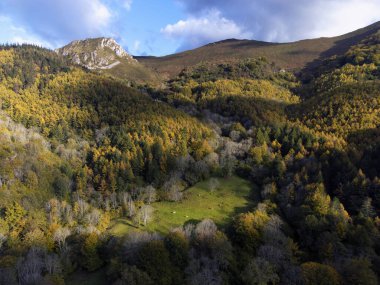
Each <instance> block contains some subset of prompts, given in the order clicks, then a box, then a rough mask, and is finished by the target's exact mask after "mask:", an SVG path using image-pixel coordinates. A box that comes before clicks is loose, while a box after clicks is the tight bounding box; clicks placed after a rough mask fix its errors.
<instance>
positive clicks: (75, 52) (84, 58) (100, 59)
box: [56, 38, 137, 69]
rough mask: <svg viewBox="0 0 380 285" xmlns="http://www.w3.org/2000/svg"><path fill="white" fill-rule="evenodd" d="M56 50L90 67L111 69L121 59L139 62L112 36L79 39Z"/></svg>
mask: <svg viewBox="0 0 380 285" xmlns="http://www.w3.org/2000/svg"><path fill="white" fill-rule="evenodd" d="M56 52H57V53H58V54H61V55H63V56H68V57H70V58H71V59H72V60H73V62H74V63H76V64H80V65H83V66H85V67H87V68H88V69H111V68H113V67H115V66H117V65H119V64H120V63H121V61H124V62H125V61H126V62H128V63H137V61H136V60H135V59H134V58H133V57H132V56H131V55H130V54H128V53H127V52H126V51H125V50H124V49H123V48H122V47H121V46H120V45H119V44H118V43H117V42H116V41H115V40H114V39H112V38H95V39H86V40H77V41H73V42H71V43H70V44H68V45H66V46H64V47H62V48H60V49H57V50H56Z"/></svg>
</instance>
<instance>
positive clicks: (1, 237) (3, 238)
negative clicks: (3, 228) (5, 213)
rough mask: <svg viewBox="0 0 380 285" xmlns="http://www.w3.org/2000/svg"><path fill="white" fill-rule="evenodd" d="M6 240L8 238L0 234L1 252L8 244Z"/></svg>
mask: <svg viewBox="0 0 380 285" xmlns="http://www.w3.org/2000/svg"><path fill="white" fill-rule="evenodd" d="M6 240H7V237H6V236H5V235H3V234H2V233H0V250H1V248H2V247H3V245H4V243H5V242H6Z"/></svg>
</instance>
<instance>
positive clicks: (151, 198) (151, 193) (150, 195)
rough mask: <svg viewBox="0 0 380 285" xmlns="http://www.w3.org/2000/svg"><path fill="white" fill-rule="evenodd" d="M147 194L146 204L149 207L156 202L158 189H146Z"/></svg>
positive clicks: (150, 186) (149, 187)
mask: <svg viewBox="0 0 380 285" xmlns="http://www.w3.org/2000/svg"><path fill="white" fill-rule="evenodd" d="M145 194H146V202H147V203H148V204H149V205H150V204H151V203H153V202H155V201H156V189H155V188H154V187H153V186H152V185H149V186H147V187H146V188H145Z"/></svg>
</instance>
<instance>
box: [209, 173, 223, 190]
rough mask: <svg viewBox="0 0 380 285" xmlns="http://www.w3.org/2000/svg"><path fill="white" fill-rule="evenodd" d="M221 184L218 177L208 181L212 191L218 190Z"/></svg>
mask: <svg viewBox="0 0 380 285" xmlns="http://www.w3.org/2000/svg"><path fill="white" fill-rule="evenodd" d="M219 186H220V182H219V179H218V178H215V177H213V178H211V179H210V180H209V181H208V189H209V190H210V191H211V192H214V191H215V190H217V189H218V188H219Z"/></svg>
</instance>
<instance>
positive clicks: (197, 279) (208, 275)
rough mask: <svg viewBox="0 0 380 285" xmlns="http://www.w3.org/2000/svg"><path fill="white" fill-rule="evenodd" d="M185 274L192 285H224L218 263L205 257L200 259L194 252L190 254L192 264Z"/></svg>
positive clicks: (202, 256)
mask: <svg viewBox="0 0 380 285" xmlns="http://www.w3.org/2000/svg"><path fill="white" fill-rule="evenodd" d="M185 273H186V279H187V283H188V284H190V285H221V284H223V279H222V276H221V272H220V270H219V266H218V262H217V261H216V260H214V259H211V258H209V257H207V256H204V255H201V256H200V257H198V256H197V254H196V253H195V252H194V250H192V251H191V252H190V262H189V265H188V266H187V268H186V269H185Z"/></svg>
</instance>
